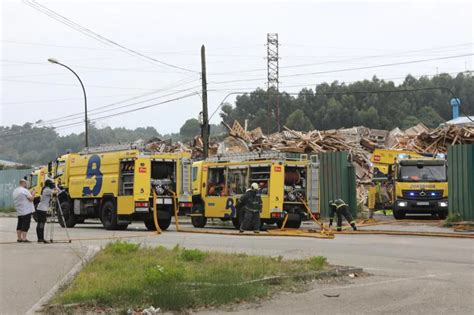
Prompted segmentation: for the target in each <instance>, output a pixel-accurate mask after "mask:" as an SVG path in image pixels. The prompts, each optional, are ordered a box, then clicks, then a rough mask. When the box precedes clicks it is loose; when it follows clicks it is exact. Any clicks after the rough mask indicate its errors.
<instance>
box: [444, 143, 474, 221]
mask: <svg viewBox="0 0 474 315" xmlns="http://www.w3.org/2000/svg"><path fill="white" fill-rule="evenodd" d="M448 191H449V193H448V198H449V202H448V205H449V213H450V214H453V215H457V214H459V215H460V216H461V219H462V220H466V221H474V145H473V144H463V145H453V146H450V147H449V148H448Z"/></svg>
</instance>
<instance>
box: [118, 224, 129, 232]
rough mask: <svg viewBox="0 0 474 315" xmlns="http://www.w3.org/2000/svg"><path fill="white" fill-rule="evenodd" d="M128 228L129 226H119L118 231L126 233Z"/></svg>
mask: <svg viewBox="0 0 474 315" xmlns="http://www.w3.org/2000/svg"><path fill="white" fill-rule="evenodd" d="M127 228H128V224H125V225H117V230H119V231H125V230H126V229H127Z"/></svg>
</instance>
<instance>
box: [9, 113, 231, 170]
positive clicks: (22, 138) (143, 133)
mask: <svg viewBox="0 0 474 315" xmlns="http://www.w3.org/2000/svg"><path fill="white" fill-rule="evenodd" d="M222 132H223V127H221V126H219V125H211V136H213V137H217V136H218V135H219V134H221V133H222ZM199 134H200V124H199V122H198V120H197V119H188V120H187V121H186V122H185V123H184V124H183V126H182V127H181V129H180V132H179V133H171V134H165V135H161V134H160V133H159V132H158V131H157V130H156V129H155V128H154V127H140V128H136V129H126V128H123V127H119V128H111V127H105V128H97V127H96V126H94V125H93V124H91V125H89V145H90V146H98V145H101V144H112V143H113V144H117V143H131V142H134V141H137V140H139V139H143V140H145V141H147V140H149V139H152V138H158V139H161V140H164V139H171V140H173V141H185V142H187V141H191V140H192V139H193V138H194V136H196V135H199ZM7 135H8V136H7ZM83 149H84V133H79V134H76V133H73V134H69V135H65V136H61V135H59V134H58V133H57V132H56V131H55V130H54V128H52V127H35V125H34V124H32V123H26V124H24V125H22V126H19V125H13V126H10V127H5V126H0V160H7V161H14V162H18V163H23V164H26V165H40V164H45V163H47V162H49V161H51V160H53V159H55V158H56V157H57V156H59V155H61V154H65V153H66V152H67V151H70V152H78V151H81V150H83Z"/></svg>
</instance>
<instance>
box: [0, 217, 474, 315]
mask: <svg viewBox="0 0 474 315" xmlns="http://www.w3.org/2000/svg"><path fill="white" fill-rule="evenodd" d="M15 224H16V220H15V219H12V218H0V242H2V241H6V240H15V233H14V229H15ZM34 225H35V224H32V226H34ZM63 233H64V232H63V231H58V233H57V237H58V239H59V238H64V235H63ZM70 233H71V235H72V237H73V238H88V239H91V238H103V237H108V236H123V237H125V236H127V237H132V238H130V241H134V242H140V243H143V244H146V245H151V246H156V245H164V246H169V247H172V246H175V245H176V244H179V245H180V246H183V247H187V248H199V249H203V250H218V251H224V252H245V253H249V254H258V255H281V256H284V257H285V258H299V257H307V256H314V255H323V256H326V257H327V258H328V260H329V262H330V263H332V264H340V265H352V266H356V267H362V268H364V269H365V270H366V271H367V272H369V273H371V274H372V276H370V277H364V278H355V279H351V280H350V282H349V283H343V284H315V285H314V287H313V289H312V290H310V291H307V292H304V293H298V294H294V293H291V294H290V293H284V294H281V295H280V296H278V298H277V299H273V300H268V301H264V302H262V303H259V304H258V305H255V304H249V305H244V306H240V305H239V306H238V307H237V308H236V309H234V310H233V311H234V312H236V313H239V314H256V313H259V314H270V313H272V314H289V313H292V314H294V313H301V314H314V313H319V314H342V313H345V314H347V313H352V314H381V313H384V314H385V313H388V314H395V313H408V314H415V313H430V314H445V313H447V312H450V313H451V314H469V313H474V299H473V296H474V241H473V240H472V239H448V238H431V237H411V236H385V235H337V236H336V239H334V240H326V239H309V238H290V237H269V236H260V237H239V236H222V235H209V234H186V233H177V232H173V231H170V232H165V233H164V234H162V235H160V236H151V237H147V236H149V235H150V233H149V232H147V231H145V230H144V228H143V224H139V223H137V224H133V225H132V226H130V228H129V230H127V231H116V232H113V231H105V230H103V229H102V228H101V227H100V225H98V224H86V225H78V228H74V229H71V230H70ZM133 236H142V237H139V238H133ZM143 236H145V237H143ZM30 239H31V240H33V239H35V237H34V235H31V236H30ZM106 242H107V240H105V239H100V240H99V239H93V240H82V241H74V242H73V243H71V244H51V245H42V244H36V243H34V244H16V243H15V244H8V245H0V246H1V247H0V249H1V266H0V280H1V282H0V283H1V299H2V300H1V305H2V309H1V310H0V312H1V313H2V314H22V313H24V311H25V310H27V309H29V307H31V305H33V304H34V303H36V301H37V300H38V299H39V298H40V296H41V295H42V293H44V292H47V291H48V290H49V289H50V288H51V287H52V286H54V284H55V283H56V282H57V281H58V280H59V279H60V278H62V277H63V276H64V274H66V273H67V272H68V268H71V267H72V266H73V265H74V264H75V263H77V261H79V259H80V257H82V256H83V255H84V254H85V251H86V250H87V248H88V246H101V245H103V244H105V243H106ZM36 270H40V274H36V273H35V272H37V271H36ZM46 270H48V272H46ZM325 293H326V294H327V293H329V294H334V293H336V294H339V297H337V298H336V297H335V298H328V297H325V296H324V294H325ZM222 312H223V310H222V309H221V310H214V311H207V312H202V313H222Z"/></svg>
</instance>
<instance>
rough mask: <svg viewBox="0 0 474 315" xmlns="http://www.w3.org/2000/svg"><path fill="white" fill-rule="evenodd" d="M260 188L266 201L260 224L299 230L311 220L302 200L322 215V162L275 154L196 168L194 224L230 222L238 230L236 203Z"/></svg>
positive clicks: (216, 161)
mask: <svg viewBox="0 0 474 315" xmlns="http://www.w3.org/2000/svg"><path fill="white" fill-rule="evenodd" d="M253 182H255V183H258V185H259V187H260V189H259V192H260V194H261V197H262V202H263V206H262V212H261V214H260V216H261V221H262V224H263V223H266V224H274V223H276V224H277V225H279V226H281V225H282V222H283V219H284V217H285V215H288V221H287V224H286V226H287V227H292V228H299V227H300V225H301V221H302V220H305V219H308V218H309V215H308V213H307V211H306V208H305V205H304V203H303V202H302V200H303V201H304V202H305V203H307V204H308V205H309V207H310V209H311V211H313V212H315V214H317V213H318V162H317V157H316V156H311V157H310V158H308V156H307V155H306V154H301V155H295V154H292V156H290V155H289V154H284V153H277V152H266V153H265V152H264V153H243V154H229V155H224V156H218V157H215V158H210V159H207V160H204V161H198V162H194V163H193V168H192V188H193V209H192V212H191V222H192V224H193V226H194V227H199V228H202V227H204V226H205V225H206V222H207V219H208V218H220V219H222V220H224V221H225V220H232V223H233V224H234V226H235V227H236V228H239V227H240V224H241V220H242V219H243V214H242V213H239V212H240V211H238V210H237V209H236V204H237V201H238V199H239V198H240V197H241V196H242V195H243V194H244V193H245V191H246V190H247V189H248V187H250V184H251V183H253Z"/></svg>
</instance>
